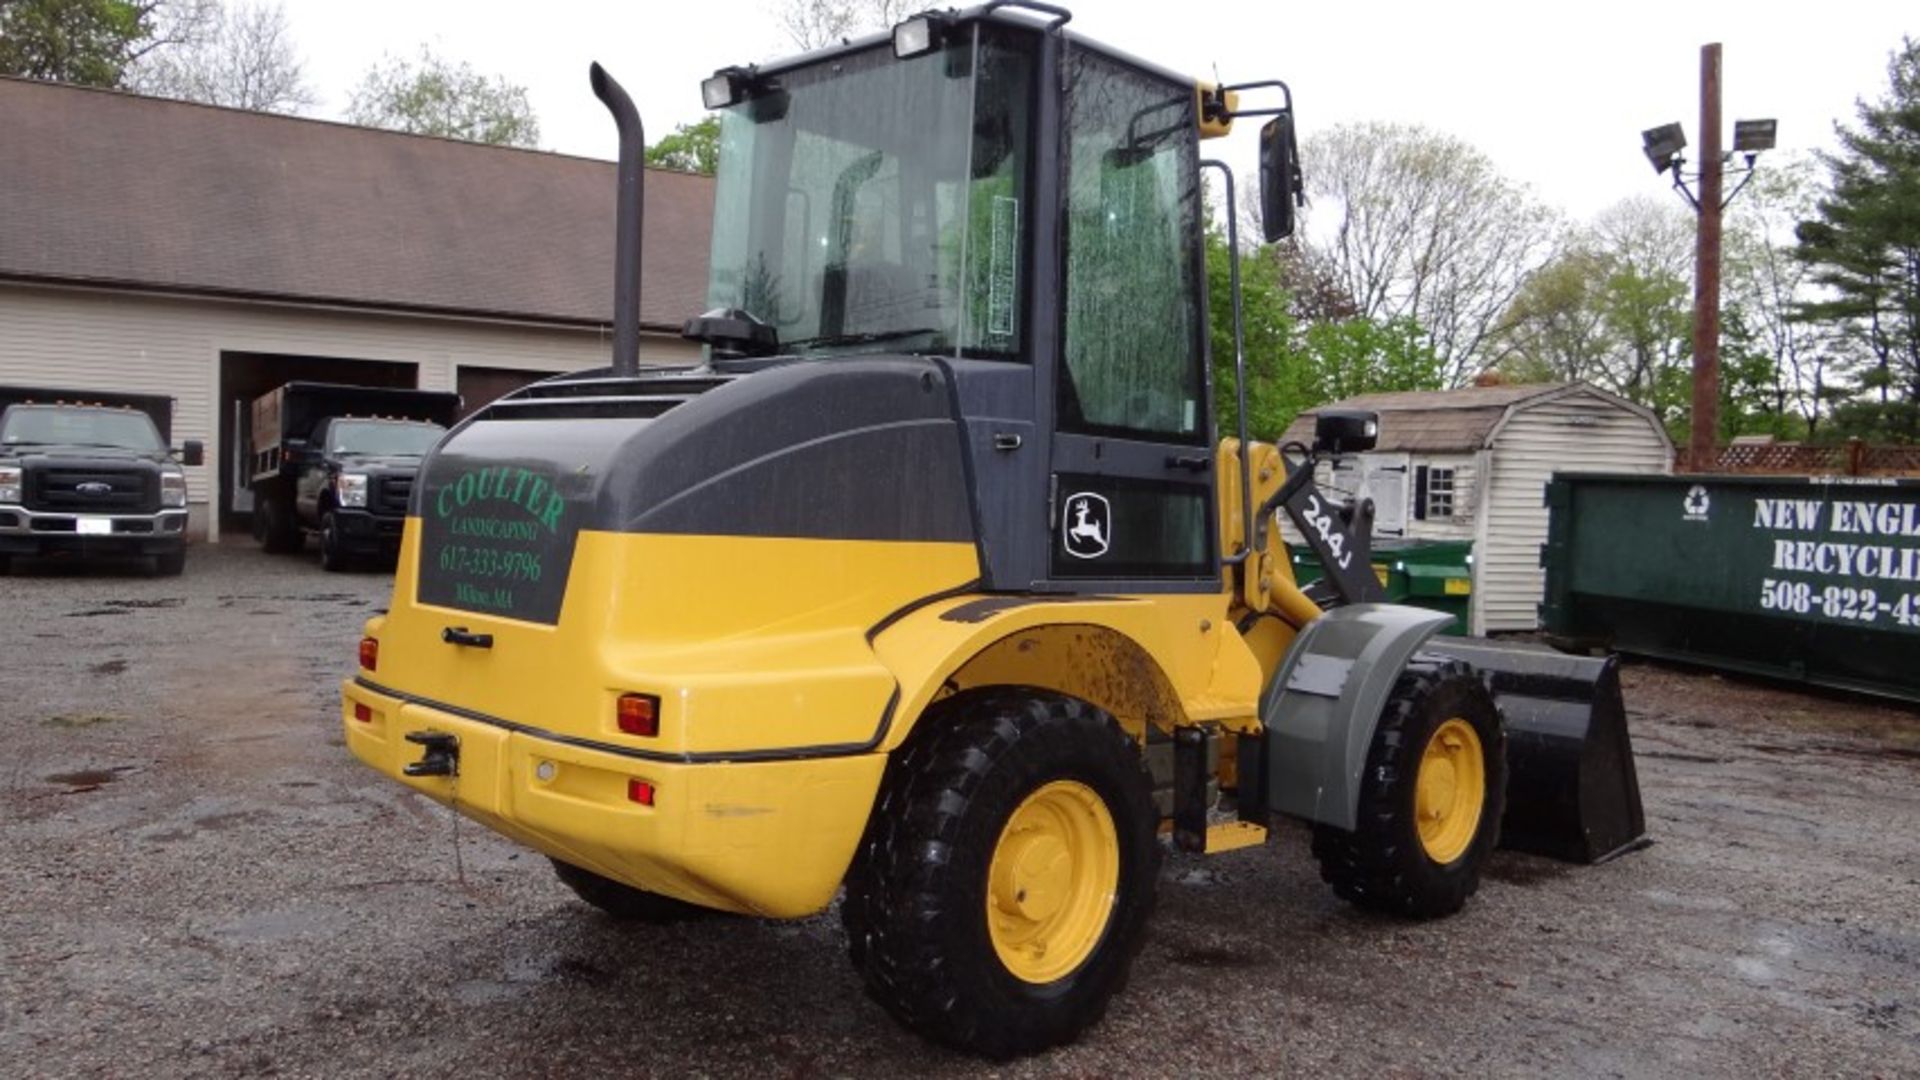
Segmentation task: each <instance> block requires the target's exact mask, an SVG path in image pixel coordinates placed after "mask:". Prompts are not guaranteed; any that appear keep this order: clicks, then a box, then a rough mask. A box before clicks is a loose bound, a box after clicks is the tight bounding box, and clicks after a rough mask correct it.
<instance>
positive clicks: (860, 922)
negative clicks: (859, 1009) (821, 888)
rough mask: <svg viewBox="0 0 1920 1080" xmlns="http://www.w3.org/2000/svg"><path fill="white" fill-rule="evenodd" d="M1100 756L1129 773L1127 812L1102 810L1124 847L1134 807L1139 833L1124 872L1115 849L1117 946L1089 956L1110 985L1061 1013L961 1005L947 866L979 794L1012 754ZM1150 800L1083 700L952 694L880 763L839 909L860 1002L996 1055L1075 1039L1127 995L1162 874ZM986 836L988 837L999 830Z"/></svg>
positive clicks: (1121, 734)
mask: <svg viewBox="0 0 1920 1080" xmlns="http://www.w3.org/2000/svg"><path fill="white" fill-rule="evenodd" d="M1100 753H1104V754H1111V755H1116V756H1122V755H1123V756H1124V760H1125V761H1127V762H1128V763H1129V766H1130V768H1131V772H1132V774H1133V775H1132V776H1131V777H1130V780H1129V782H1130V783H1131V784H1132V785H1133V787H1134V788H1135V790H1133V791H1131V792H1129V794H1128V801H1129V802H1130V803H1131V807H1130V808H1129V807H1111V806H1110V810H1114V811H1116V812H1115V826H1116V829H1118V830H1119V831H1120V833H1121V842H1122V845H1123V847H1124V845H1125V844H1126V843H1127V836H1128V832H1127V830H1128V829H1129V827H1130V823H1129V821H1128V820H1126V815H1127V814H1128V813H1129V810H1131V812H1132V813H1133V814H1134V815H1135V820H1134V821H1133V822H1132V823H1131V827H1132V828H1135V829H1144V830H1145V843H1144V844H1142V845H1140V847H1141V848H1143V849H1144V850H1143V851H1142V850H1139V849H1136V854H1135V855H1134V856H1132V860H1133V861H1132V863H1131V865H1132V867H1133V870H1132V872H1131V873H1129V871H1128V869H1127V867H1128V866H1129V865H1130V864H1129V862H1128V857H1126V856H1124V855H1123V862H1122V866H1123V869H1122V874H1123V881H1122V889H1123V893H1124V892H1125V891H1126V889H1127V881H1128V880H1132V881H1134V882H1135V883H1136V889H1135V892H1134V895H1135V896H1136V897H1137V899H1136V900H1134V901H1133V902H1132V903H1131V904H1129V906H1128V908H1127V909H1125V910H1121V911H1117V912H1116V914H1115V919H1116V922H1115V924H1114V925H1113V926H1111V927H1110V929H1109V931H1108V933H1109V935H1110V936H1109V938H1108V941H1109V942H1111V941H1118V950H1119V951H1118V952H1117V953H1115V954H1112V957H1111V959H1106V958H1102V957H1101V955H1100V950H1103V949H1105V948H1106V947H1107V945H1106V943H1103V944H1102V946H1100V947H1099V949H1097V950H1096V954H1095V956H1094V957H1090V958H1089V961H1088V963H1089V964H1090V965H1091V964H1093V963H1095V962H1096V960H1098V961H1099V962H1100V963H1102V964H1103V965H1109V966H1104V967H1103V969H1102V971H1103V972H1104V973H1107V974H1105V976H1104V981H1105V983H1106V985H1104V986H1098V985H1096V986H1095V987H1094V989H1093V992H1091V993H1089V994H1087V995H1085V996H1084V999H1083V1000H1076V1001H1075V1002H1074V1003H1073V1007H1072V1010H1071V1012H1070V1014H1069V1015H1067V1016H1066V1017H1064V1019H1062V1018H1061V1017H1058V1016H1051V1017H1048V1018H1038V1017H1034V1016H1032V1015H1031V1013H1030V1012H1029V1013H1028V1014H1027V1015H1022V1014H1021V1013H1020V1012H1017V1011H1015V1012H1012V1013H1009V1011H1008V1010H1005V1009H1001V1008H995V1007H994V1006H993V1005H991V1004H988V1005H984V1006H983V1004H982V1003H981V1002H978V1001H973V1000H969V999H968V996H967V995H966V993H965V992H964V991H963V988H962V987H961V986H960V985H959V983H960V980H958V979H956V977H955V973H954V971H953V968H954V966H955V965H954V964H953V963H952V962H951V961H952V959H953V949H954V944H953V940H952V938H953V933H954V926H955V925H956V924H957V923H959V922H960V921H961V918H956V917H955V916H956V915H959V916H961V917H963V918H970V917H971V916H970V913H956V912H953V911H951V910H950V901H951V898H952V895H953V892H954V890H953V888H952V881H953V879H954V876H955V874H957V873H958V871H953V872H950V869H951V867H952V864H953V863H954V862H955V861H957V860H956V856H955V852H956V850H957V849H960V848H962V847H964V846H965V845H968V844H969V843H970V842H972V841H970V839H969V838H968V837H967V836H966V835H963V833H964V831H965V830H967V828H968V827H969V826H970V825H977V823H975V822H972V821H971V820H970V819H971V818H973V817H975V816H976V815H974V814H972V813H971V810H972V808H973V806H974V804H975V801H976V799H977V798H979V797H980V796H981V795H982V794H983V789H984V788H987V787H988V786H989V785H990V784H991V783H992V782H993V776H994V774H995V772H996V771H997V770H998V769H1000V768H1001V767H1003V766H1005V765H1006V764H1007V763H1009V762H1012V761H1014V760H1015V759H1017V758H1020V757H1023V756H1027V755H1034V754H1039V755H1041V756H1042V757H1043V758H1051V759H1053V760H1060V759H1061V758H1063V757H1064V758H1069V759H1070V758H1072V757H1073V756H1075V755H1081V756H1085V755H1090V754H1100ZM1152 805H1153V804H1152V780H1151V778H1150V776H1149V775H1148V773H1147V771H1146V768H1145V764H1144V761H1143V760H1142V759H1141V757H1140V753H1139V748H1138V746H1137V744H1136V743H1135V741H1134V740H1133V738H1132V737H1131V736H1129V735H1127V733H1126V732H1125V731H1124V730H1122V729H1121V727H1120V726H1119V724H1118V723H1117V722H1115V721H1114V720H1113V718H1112V717H1111V716H1109V715H1108V714H1107V713H1105V712H1103V711H1102V710H1100V709H1097V708H1095V707H1093V706H1091V705H1088V704H1086V703H1085V702H1081V701H1078V700H1075V699H1072V698H1067V697H1063V696H1060V695H1057V694H1051V693H1046V692H1043V691H1039V690H1034V689H1029V688H996V689H992V690H982V691H976V692H972V693H967V694H961V695H956V696H955V697H953V698H950V699H948V700H947V701H945V702H941V703H939V704H937V705H936V706H934V707H933V708H932V709H929V710H928V713H927V715H926V716H924V717H923V718H922V719H921V720H920V722H919V730H918V731H916V733H915V737H914V738H913V739H911V740H910V741H909V742H908V743H907V744H906V745H905V746H904V747H903V748H902V749H901V750H900V751H898V752H896V753H895V755H894V759H893V761H891V762H890V763H889V766H888V770H887V776H886V779H885V780H884V781H883V782H882V785H881V794H880V797H879V799H878V801H877V803H876V805H875V807H874V811H873V815H872V820H871V822H870V824H869V827H868V832H867V835H866V837H865V838H864V839H863V840H862V842H861V849H860V851H859V853H858V854H857V855H856V857H855V860H854V866H853V869H852V871H851V872H850V873H849V874H848V877H847V887H846V895H845V897H844V899H843V900H842V903H841V909H840V911H841V920H842V922H843V924H844V926H845V927H846V931H847V937H848V947H849V952H850V954H851V956H852V959H853V962H854V965H855V967H856V968H857V969H858V970H859V971H860V973H861V975H862V977H863V981H864V983H865V986H866V991H867V994H868V996H869V997H871V998H872V999H873V1000H874V1001H876V1002H877V1003H879V1004H880V1005H881V1007H883V1008H885V1009H886V1010H887V1012H888V1013H889V1014H891V1015H892V1016H893V1017H894V1018H895V1019H896V1020H897V1021H899V1022H900V1023H901V1024H902V1025H904V1026H905V1027H907V1028H909V1029H910V1030H913V1031H915V1032H917V1033H919V1034H921V1035H922V1036H924V1037H927V1038H929V1039H932V1040H933V1041H935V1042H939V1043H942V1044H945V1045H947V1046H951V1047H954V1048H957V1049H961V1050H965V1051H968V1052H971V1053H977V1054H983V1055H985V1056H988V1057H992V1058H1000V1059H1004V1058H1008V1057H1012V1056H1016V1055H1020V1054H1027V1053H1033V1052H1036V1051H1039V1050H1043V1049H1045V1048H1047V1047H1049V1046H1053V1045H1057V1044H1060V1043H1065V1042H1070V1041H1072V1040H1073V1039H1074V1038H1075V1037H1076V1036H1077V1035H1079V1033H1080V1032H1082V1031H1084V1030H1085V1029H1086V1028H1088V1027H1090V1026H1092V1025H1093V1024H1095V1023H1097V1022H1098V1021H1099V1020H1100V1018H1101V1016H1102V1015H1103V1014H1104V1012H1105V1010H1106V1006H1107V1003H1108V1001H1110V1000H1111V998H1112V997H1113V996H1114V995H1116V994H1118V993H1120V992H1121V991H1122V990H1123V989H1124V988H1125V986H1126V978H1127V972H1128V968H1129V967H1130V966H1131V963H1132V961H1133V957H1134V955H1135V954H1137V953H1138V952H1139V949H1140V947H1141V945H1142V944H1143V943H1144V940H1145V933H1144V929H1145V925H1146V922H1147V919H1148V916H1149V915H1150V914H1151V911H1152V907H1153V892H1154V889H1153V883H1154V882H1155V881H1156V880H1157V878H1158V876H1159V869H1160V845H1159V842H1158V840H1157V838H1156V837H1155V836H1154V832H1153V830H1154V827H1155V826H1156V825H1157V819H1156V818H1155V816H1154V814H1153V811H1152ZM1142 808H1144V818H1142ZM1008 809H1009V810H1010V809H1011V807H1009V808H1008ZM993 835H994V837H995V838H996V839H997V835H998V834H997V831H996V832H995V833H994V834H993ZM962 857H964V856H962ZM1139 883H1144V887H1138V886H1139ZM1114 934H1119V935H1122V936H1121V937H1119V938H1117V939H1116V938H1113V937H1112V936H1111V935H1114ZM993 962H994V963H997V962H998V961H997V960H994V961H993ZM1115 969H1117V970H1115ZM1080 970H1081V971H1082V972H1088V971H1091V968H1088V967H1083V968H1082V969H1080ZM1070 977H1071V976H1070Z"/></svg>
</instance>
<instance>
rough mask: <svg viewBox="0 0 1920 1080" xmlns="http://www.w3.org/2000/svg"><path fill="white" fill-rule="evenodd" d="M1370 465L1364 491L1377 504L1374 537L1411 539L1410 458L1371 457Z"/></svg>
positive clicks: (1401, 455) (1363, 479) (1362, 483)
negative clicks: (1408, 519)
mask: <svg viewBox="0 0 1920 1080" xmlns="http://www.w3.org/2000/svg"><path fill="white" fill-rule="evenodd" d="M1366 463H1367V465H1366V474H1365V476H1364V477H1363V478H1362V480H1361V483H1360V490H1361V493H1362V494H1363V495H1365V496H1366V497H1367V498H1369V499H1372V500H1373V533H1374V535H1375V536H1405V535H1407V475H1408V472H1409V465H1410V462H1409V460H1408V456H1407V455H1406V454H1368V455H1367V456H1366Z"/></svg>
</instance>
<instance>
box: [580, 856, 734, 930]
mask: <svg viewBox="0 0 1920 1080" xmlns="http://www.w3.org/2000/svg"><path fill="white" fill-rule="evenodd" d="M549 861H551V862H552V863H553V872H554V873H555V874H556V875H558V876H559V878H560V881H561V883H562V884H564V885H566V887H567V888H569V889H572V890H573V891H574V895H576V896H578V897H580V899H582V900H585V901H586V902H587V903H588V904H591V905H592V906H594V907H596V908H599V909H600V910H601V911H603V912H605V913H606V914H607V915H608V916H609V917H611V918H613V919H615V920H616V921H619V922H632V923H655V924H662V923H676V922H685V921H687V920H689V919H697V918H703V917H705V916H706V915H708V914H709V913H710V909H708V908H703V907H701V906H700V905H698V904H689V903H687V902H686V901H685V900H676V899H674V898H673V897H671V896H661V895H660V894H658V893H650V892H647V891H646V890H645V889H636V888H634V887H633V886H631V885H623V884H621V883H620V882H618V881H614V880H613V879H612V878H607V877H602V876H600V875H599V874H596V873H594V872H593V871H591V870H588V869H585V868H583V867H579V866H575V865H573V864H572V863H569V862H562V861H560V860H559V859H551V860H549Z"/></svg>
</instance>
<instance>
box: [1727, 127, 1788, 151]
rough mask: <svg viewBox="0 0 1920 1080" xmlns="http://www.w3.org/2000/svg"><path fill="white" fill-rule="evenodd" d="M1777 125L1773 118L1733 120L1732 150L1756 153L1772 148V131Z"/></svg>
mask: <svg viewBox="0 0 1920 1080" xmlns="http://www.w3.org/2000/svg"><path fill="white" fill-rule="evenodd" d="M1779 126H1780V125H1779V123H1778V122H1777V121H1774V120H1735V121H1734V122H1733V152H1734V153H1736V154H1757V153H1759V152H1760V151H1762V150H1771V149H1773V136H1774V132H1775V130H1777V129H1778V128H1779Z"/></svg>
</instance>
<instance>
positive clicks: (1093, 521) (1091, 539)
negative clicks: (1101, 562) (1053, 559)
mask: <svg viewBox="0 0 1920 1080" xmlns="http://www.w3.org/2000/svg"><path fill="white" fill-rule="evenodd" d="M1112 522H1113V508H1112V507H1110V506H1108V505H1107V500H1106V498H1105V497H1104V496H1101V495H1095V494H1094V493H1093V492H1091V491H1082V492H1080V493H1079V494H1076V495H1069V496H1067V504H1066V509H1065V511H1064V512H1063V514H1062V517H1061V521H1060V539H1061V542H1062V543H1064V544H1065V545H1066V548H1067V554H1069V555H1071V556H1073V557H1074V558H1076V559H1097V558H1099V557H1100V556H1102V555H1105V554H1106V553H1107V548H1108V547H1109V546H1111V543H1112V540H1113V533H1112V527H1113V526H1112Z"/></svg>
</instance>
